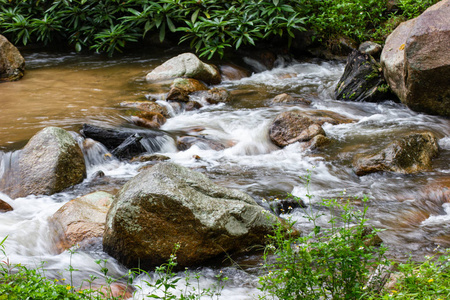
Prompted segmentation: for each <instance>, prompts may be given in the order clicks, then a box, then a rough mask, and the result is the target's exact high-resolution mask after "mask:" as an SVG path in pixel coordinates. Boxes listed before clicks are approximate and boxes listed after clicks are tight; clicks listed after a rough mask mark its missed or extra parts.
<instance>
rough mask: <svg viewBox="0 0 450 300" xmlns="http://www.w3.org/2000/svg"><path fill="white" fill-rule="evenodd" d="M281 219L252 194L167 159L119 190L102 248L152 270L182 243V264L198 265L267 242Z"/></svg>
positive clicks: (179, 256) (127, 262)
mask: <svg viewBox="0 0 450 300" xmlns="http://www.w3.org/2000/svg"><path fill="white" fill-rule="evenodd" d="M277 220H278V219H277V218H276V217H275V216H273V215H270V214H268V213H267V212H266V211H265V210H264V209H263V208H261V207H260V206H259V205H257V204H256V202H255V201H254V200H253V199H252V198H251V197H250V196H249V195H247V194H245V193H243V192H241V191H238V190H232V189H228V188H224V187H220V186H218V185H216V184H214V183H213V182H212V181H211V180H209V179H208V178H207V177H206V176H205V175H203V174H201V173H198V172H195V171H192V170H190V169H188V168H185V167H181V166H178V165H175V164H171V163H165V162H163V163H159V164H157V165H155V166H153V167H151V168H149V169H145V170H143V171H142V172H141V173H140V174H138V175H137V176H136V177H134V178H133V179H132V180H130V181H129V182H128V183H127V184H125V186H124V187H123V188H122V189H121V191H120V192H119V193H118V194H117V196H116V199H115V200H114V202H113V204H112V206H111V209H110V211H109V212H108V216H107V221H106V230H105V233H104V236H103V248H104V250H105V251H106V252H107V253H109V254H110V255H111V256H113V257H114V258H116V259H118V260H119V261H120V262H121V263H123V264H124V265H126V266H128V267H136V266H140V267H141V268H150V267H153V266H156V265H160V264H162V263H165V262H166V261H167V259H168V258H169V257H170V254H171V253H172V250H173V248H174V245H175V244H176V243H179V245H180V249H179V250H178V252H177V262H178V266H179V267H184V266H193V265H198V264H201V263H203V262H206V261H208V260H210V259H214V258H217V257H220V256H222V255H223V254H224V253H230V254H231V253H234V252H240V251H244V250H247V249H248V247H250V246H252V245H261V244H264V243H265V241H266V239H265V235H267V234H268V233H270V232H271V231H272V223H273V222H276V221H277Z"/></svg>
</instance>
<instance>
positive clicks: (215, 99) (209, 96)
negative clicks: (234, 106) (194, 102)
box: [196, 88, 231, 104]
mask: <svg viewBox="0 0 450 300" xmlns="http://www.w3.org/2000/svg"><path fill="white" fill-rule="evenodd" d="M196 95H198V96H200V97H202V98H203V99H205V101H206V102H208V103H209V104H217V103H228V102H230V101H231V93H230V92H228V91H227V90H226V89H224V88H212V89H210V90H208V91H202V92H199V93H196Z"/></svg>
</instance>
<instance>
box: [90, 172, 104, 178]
mask: <svg viewBox="0 0 450 300" xmlns="http://www.w3.org/2000/svg"><path fill="white" fill-rule="evenodd" d="M103 177H105V172H103V171H102V170H100V171H97V172H95V173H94V174H92V179H99V178H103Z"/></svg>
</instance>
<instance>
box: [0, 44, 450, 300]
mask: <svg viewBox="0 0 450 300" xmlns="http://www.w3.org/2000/svg"><path fill="white" fill-rule="evenodd" d="M177 51H179V49H168V50H165V51H164V52H162V51H151V53H133V54H129V55H124V56H122V57H119V58H114V59H108V58H105V57H103V56H100V55H92V54H89V55H83V54H75V53H61V52H42V51H38V52H30V53H27V52H24V57H25V59H26V61H27V71H26V74H25V77H24V78H23V79H22V80H20V81H17V82H11V83H2V84H0V103H1V107H0V113H1V115H2V118H1V119H0V159H1V161H0V163H1V165H0V175H1V174H2V172H3V170H4V168H6V167H7V165H8V164H11V163H12V162H14V153H15V152H14V151H16V150H19V149H21V148H22V147H23V146H24V145H25V144H26V142H27V141H28V140H29V139H30V138H31V137H32V136H33V135H34V134H35V133H36V132H38V131H39V130H41V129H42V128H45V127H47V126H57V127H61V128H64V129H66V130H69V131H75V132H79V130H80V129H81V126H82V124H84V123H88V124H92V125H97V126H101V127H105V128H118V127H129V128H138V127H136V126H135V125H132V124H131V122H130V116H129V114H127V110H129V108H125V107H123V106H121V105H120V103H121V102H124V101H143V100H146V99H149V98H152V97H154V98H157V99H162V98H163V97H164V95H165V94H166V93H167V91H168V89H169V87H168V86H164V85H155V84H150V83H147V82H146V80H145V75H146V74H147V73H148V72H149V71H151V70H152V69H153V68H155V67H156V66H158V65H159V64H161V63H162V62H164V61H166V60H167V59H169V58H171V57H173V56H175V55H177V54H179V52H177ZM149 52H150V51H149ZM247 62H248V63H249V64H252V63H255V64H256V62H253V61H252V59H251V58H248V59H247ZM255 67H260V66H255ZM344 67H345V64H344V62H336V61H324V60H318V59H310V58H309V59H304V60H293V61H289V60H284V59H282V58H279V60H278V64H277V67H275V68H274V69H272V70H262V71H261V72H258V73H253V74H252V75H251V76H250V77H247V78H243V79H240V80H236V81H231V80H228V81H223V82H222V83H221V84H220V85H219V86H220V87H224V88H226V89H227V90H229V91H231V92H232V94H233V100H232V101H231V102H230V103H227V104H216V105H205V106H203V107H202V108H201V109H200V110H196V111H189V112H186V111H173V112H172V113H173V116H172V117H171V118H169V119H167V122H166V123H165V124H164V125H163V126H162V127H161V129H160V130H161V131H162V132H163V133H164V134H165V138H164V139H162V140H161V141H159V143H160V145H159V149H160V150H158V153H160V154H163V155H165V156H168V157H170V161H171V162H174V163H177V164H180V165H183V166H186V167H189V168H192V169H195V170H197V171H200V172H202V173H204V174H206V175H207V176H208V177H210V178H211V179H212V180H213V181H214V182H216V183H217V184H219V185H223V186H227V187H230V188H235V189H239V190H242V191H245V192H247V193H248V194H250V195H251V196H252V197H253V198H254V199H255V200H256V201H257V202H258V203H259V204H261V205H264V203H263V200H264V199H271V198H277V197H279V198H282V197H285V196H286V195H287V193H292V194H293V195H295V196H299V197H301V198H302V199H304V200H306V198H305V194H306V193H307V187H306V186H305V180H304V177H305V176H306V175H307V174H308V173H310V174H311V178H312V181H311V184H310V187H309V188H310V190H311V193H312V194H313V195H314V196H313V197H312V199H311V202H310V203H308V202H307V204H308V208H310V209H311V210H312V211H315V212H317V211H321V212H323V213H324V215H323V216H322V217H321V218H320V219H319V220H318V221H319V224H320V225H324V226H325V225H326V223H327V221H328V220H329V218H330V216H329V213H327V212H326V211H325V210H324V209H323V208H321V206H320V205H319V202H320V201H321V199H322V198H333V197H338V198H342V197H351V198H352V199H353V196H359V197H362V196H363V195H367V196H368V197H369V201H368V205H369V210H368V217H369V218H370V221H369V223H370V224H372V225H373V226H375V227H377V228H382V229H384V231H383V232H381V233H380V234H379V235H380V237H381V238H382V239H383V241H384V243H385V244H386V245H387V246H388V247H389V251H388V255H389V256H391V257H393V258H396V259H405V258H407V257H408V256H409V255H412V256H413V257H415V258H417V259H420V258H421V257H423V256H424V255H426V254H428V253H430V252H432V251H433V249H434V248H436V247H437V246H438V245H439V246H440V247H442V248H447V247H450V203H448V201H449V199H448V193H447V195H445V194H444V188H443V187H444V186H446V187H448V186H450V164H449V161H450V120H449V119H446V118H443V117H438V116H431V115H425V114H420V113H416V112H413V111H411V110H409V109H408V108H406V107H405V106H404V105H401V104H398V103H395V102H393V101H385V102H383V103H362V102H345V101H336V100H333V94H334V92H333V91H334V87H335V85H336V83H337V81H338V80H339V78H340V76H341V75H342V73H343V70H344ZM280 93H289V94H291V95H294V96H299V97H300V96H301V97H304V98H305V99H307V100H310V101H311V102H312V103H311V105H303V104H300V105H273V104H271V99H273V97H274V96H276V95H278V94H280ZM294 109H296V110H302V111H309V110H318V109H321V110H329V111H333V112H336V113H339V114H342V115H344V116H346V117H349V118H352V119H355V120H356V122H354V123H349V124H340V125H330V124H325V125H324V126H323V128H324V130H325V132H326V134H327V136H328V137H330V138H332V139H333V143H332V144H331V145H330V146H328V147H326V148H325V149H323V150H321V151H315V152H314V151H313V152H311V151H305V150H303V149H302V148H301V147H300V146H299V144H292V145H289V146H287V147H285V148H283V149H280V148H278V147H277V146H275V145H274V144H273V143H272V142H271V141H270V138H269V135H268V127H269V124H270V122H271V120H273V119H274V118H275V116H276V115H277V114H279V113H281V112H283V111H288V110H294ZM199 128H200V129H199ZM194 129H195V130H200V132H199V134H201V135H203V136H207V137H208V138H211V139H214V140H216V141H220V142H221V143H223V144H225V145H229V147H228V148H226V149H224V150H220V151H216V150H211V149H209V148H208V147H199V146H193V147H191V148H189V149H188V150H185V151H178V150H177V148H176V141H175V137H176V136H177V135H179V134H180V133H188V132H192V130H194ZM414 130H429V131H432V132H433V133H434V134H435V135H436V137H437V138H438V141H439V146H440V154H439V157H437V158H435V159H434V160H433V171H431V172H423V173H418V174H413V175H401V174H395V173H375V174H370V175H366V176H357V175H356V174H355V173H354V171H353V169H352V159H353V157H354V155H355V154H356V153H366V152H371V151H374V150H377V149H379V148H380V147H382V146H383V145H387V144H389V143H390V142H391V141H392V140H393V139H395V138H396V137H399V136H401V135H402V134H406V133H409V132H411V131H414ZM104 154H105V152H104V150H103V149H97V148H95V149H90V151H89V152H88V153H87V155H88V157H87V158H86V160H87V161H88V166H87V172H88V176H87V178H86V179H85V180H84V181H83V182H82V183H81V184H79V185H77V186H75V187H73V188H70V189H67V190H66V191H64V192H61V193H58V194H55V195H52V196H28V197H25V198H17V199H14V200H13V199H11V198H9V197H8V196H7V195H5V194H4V193H1V192H0V198H1V199H3V200H5V201H6V202H8V203H9V204H10V205H11V206H12V207H13V208H14V210H13V211H11V212H7V213H0V240H1V239H3V238H4V237H6V236H8V238H7V240H6V242H5V251H6V254H7V256H8V258H9V260H10V261H11V262H13V263H22V264H25V265H29V266H31V267H40V266H41V264H43V268H44V269H45V270H46V273H45V274H46V275H47V276H48V277H50V278H69V277H70V272H68V271H67V270H68V268H69V265H72V266H73V267H74V268H75V269H78V271H76V272H74V274H72V275H73V276H74V278H75V279H74V280H75V281H76V282H80V281H81V280H82V279H86V278H89V275H92V274H94V275H96V276H98V277H100V278H102V274H101V272H100V267H99V265H98V264H97V263H96V262H95V260H97V259H107V267H108V269H109V273H108V275H110V276H112V277H114V278H119V277H121V276H123V275H125V274H126V273H127V271H128V270H126V269H125V268H124V267H123V266H121V265H120V264H118V263H117V262H116V261H115V260H114V259H113V258H111V257H109V256H108V255H107V254H106V253H104V252H103V251H102V246H101V241H99V242H98V243H97V244H95V245H92V247H90V248H88V249H83V250H78V251H76V253H73V254H72V253H70V252H69V251H66V252H63V253H61V254H56V253H55V250H54V245H53V242H54V240H53V239H52V237H50V236H49V229H48V218H49V217H50V216H51V215H52V214H53V213H55V212H56V211H57V210H58V209H59V208H60V207H61V206H62V205H63V204H64V203H66V202H68V201H69V200H71V199H74V198H76V197H79V196H82V195H86V194H88V193H91V192H94V191H100V190H103V191H107V192H110V193H114V192H116V191H117V190H119V189H120V188H121V186H122V185H123V184H124V183H125V182H127V181H128V180H129V179H130V178H132V177H133V176H134V175H136V174H137V173H138V170H139V168H140V167H142V166H143V165H144V164H145V163H142V162H133V163H130V162H125V161H118V160H115V159H111V160H108V161H106V162H105V160H104V159H102V157H103V156H104ZM99 170H101V171H103V172H104V173H105V177H104V178H101V179H98V178H95V176H93V175H94V174H95V173H96V172H97V171H99ZM355 205H360V203H359V202H358V201H357V200H355ZM291 217H292V219H293V220H295V221H297V225H298V226H300V227H301V228H302V229H304V230H308V229H311V224H309V223H308V222H307V221H306V219H305V218H304V210H302V209H295V210H294V211H293V212H292V214H291ZM260 262H261V259H260V257H259V256H258V255H249V256H246V257H242V258H239V259H238V261H237V263H239V264H240V267H239V268H236V267H233V266H229V264H224V266H219V267H217V266H210V267H202V268H198V269H193V271H197V272H200V274H202V278H201V279H200V283H199V284H200V286H202V287H207V286H209V285H211V284H212V283H213V282H214V278H215V275H217V274H219V272H223V274H225V275H226V276H228V277H229V278H230V280H229V281H228V282H227V283H226V285H225V288H224V290H223V291H222V295H221V297H220V299H230V298H233V299H236V300H237V299H255V298H257V294H258V290H257V274H258V271H257V267H258V264H259V263H260ZM145 280H150V281H151V279H149V278H145V277H140V278H139V279H138V282H137V284H138V285H141V286H142V287H143V288H142V290H140V291H139V292H138V293H136V295H135V299H142V298H143V297H144V296H145V295H146V293H148V292H149V291H151V289H150V288H149V287H147V286H146V284H145ZM179 284H182V281H181V282H180V283H179Z"/></svg>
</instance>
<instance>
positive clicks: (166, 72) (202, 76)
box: [146, 53, 221, 84]
mask: <svg viewBox="0 0 450 300" xmlns="http://www.w3.org/2000/svg"><path fill="white" fill-rule="evenodd" d="M177 77H187V78H194V79H197V80H201V81H204V82H206V83H207V84H218V83H220V81H221V77H220V73H219V70H218V69H217V67H215V66H213V65H210V64H206V63H204V62H202V61H201V60H200V59H198V57H197V56H196V55H194V54H192V53H183V54H180V55H178V56H176V57H173V58H171V59H169V60H168V61H166V62H165V63H163V64H162V65H160V66H158V67H156V68H155V69H154V70H153V71H151V72H150V73H148V74H147V76H146V79H147V80H148V81H161V80H166V79H171V78H177Z"/></svg>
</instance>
